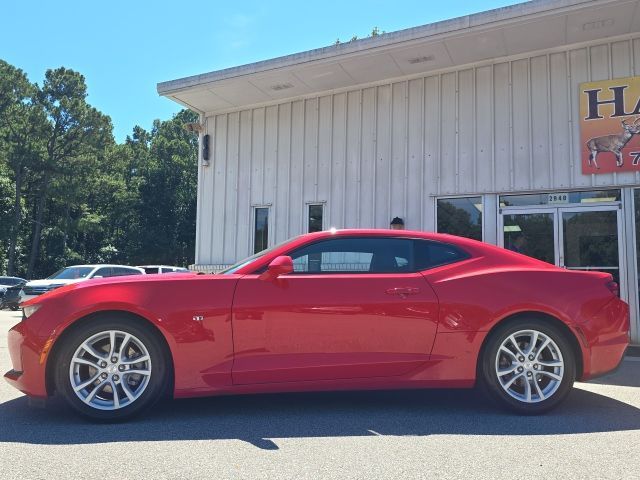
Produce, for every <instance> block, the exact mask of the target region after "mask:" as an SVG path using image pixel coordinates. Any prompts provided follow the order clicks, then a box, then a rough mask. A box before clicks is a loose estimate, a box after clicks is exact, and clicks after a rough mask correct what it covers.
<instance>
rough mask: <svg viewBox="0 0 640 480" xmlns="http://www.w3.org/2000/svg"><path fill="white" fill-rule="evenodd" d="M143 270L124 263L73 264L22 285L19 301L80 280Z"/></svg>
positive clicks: (135, 273)
mask: <svg viewBox="0 0 640 480" xmlns="http://www.w3.org/2000/svg"><path fill="white" fill-rule="evenodd" d="M144 273H145V272H144V270H143V269H141V268H137V267H128V266H125V265H74V266H72V267H66V268H63V269H62V270H58V271H57V272H56V273H54V274H53V275H51V276H50V277H47V278H46V279H44V280H33V281H31V282H27V284H26V285H25V286H24V287H22V292H21V294H20V301H21V302H26V301H27V300H30V299H31V298H33V297H37V296H38V295H42V294H43V293H46V292H48V291H49V290H54V289H56V288H58V287H62V286H64V285H68V284H70V283H76V282H82V281H85V280H90V279H92V278H105V277H119V276H124V275H144Z"/></svg>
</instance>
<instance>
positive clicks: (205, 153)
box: [202, 134, 209, 166]
mask: <svg viewBox="0 0 640 480" xmlns="http://www.w3.org/2000/svg"><path fill="white" fill-rule="evenodd" d="M202 164H203V165H204V166H207V165H209V135H208V134H207V135H203V136H202Z"/></svg>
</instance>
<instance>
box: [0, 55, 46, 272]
mask: <svg viewBox="0 0 640 480" xmlns="http://www.w3.org/2000/svg"><path fill="white" fill-rule="evenodd" d="M36 93H37V88H36V86H35V85H33V84H31V83H30V82H29V80H28V79H27V77H26V75H25V74H24V72H22V70H20V69H17V68H15V67H13V66H12V65H9V64H8V63H7V62H5V61H2V60H0V151H2V152H3V154H4V155H3V156H4V161H5V162H6V163H5V165H6V170H5V172H4V173H3V178H4V179H5V183H6V182H7V181H9V182H10V183H11V184H12V188H13V192H14V193H13V215H12V218H11V219H6V222H7V223H5V225H10V227H9V228H5V229H4V230H5V232H4V233H5V235H6V236H5V237H3V238H8V245H7V249H8V265H7V270H8V273H9V275H13V274H14V273H15V270H16V255H17V249H18V243H19V236H20V233H21V232H20V231H21V228H22V227H23V188H24V184H25V181H27V178H26V177H27V175H29V170H30V169H31V170H33V169H34V168H35V169H37V165H38V164H39V163H41V160H42V157H43V151H44V148H43V147H44V146H43V142H42V140H41V139H42V134H43V132H44V129H45V125H46V119H45V115H44V111H43V110H42V108H41V106H40V105H39V104H38V103H37V102H35V99H34V96H35V95H36ZM9 176H11V180H9Z"/></svg>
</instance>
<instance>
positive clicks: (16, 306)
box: [9, 305, 20, 312]
mask: <svg viewBox="0 0 640 480" xmlns="http://www.w3.org/2000/svg"><path fill="white" fill-rule="evenodd" d="M9 308H10V309H11V311H13V312H17V311H18V310H20V307H19V306H18V305H11V306H10V307H9Z"/></svg>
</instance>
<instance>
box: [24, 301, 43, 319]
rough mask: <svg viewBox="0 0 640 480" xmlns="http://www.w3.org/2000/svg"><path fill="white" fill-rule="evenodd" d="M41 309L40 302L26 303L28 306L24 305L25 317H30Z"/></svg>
mask: <svg viewBox="0 0 640 480" xmlns="http://www.w3.org/2000/svg"><path fill="white" fill-rule="evenodd" d="M39 309H40V305H39V304H35V305H26V306H24V307H22V313H23V315H24V318H29V317H30V316H31V315H33V314H34V313H36V312H37V311H38V310H39Z"/></svg>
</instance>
